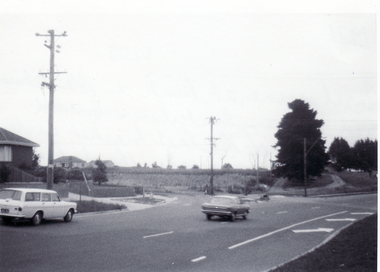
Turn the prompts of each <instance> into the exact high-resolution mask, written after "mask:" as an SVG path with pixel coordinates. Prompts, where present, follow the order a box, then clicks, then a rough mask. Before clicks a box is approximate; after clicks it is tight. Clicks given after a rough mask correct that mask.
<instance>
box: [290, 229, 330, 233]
mask: <svg viewBox="0 0 380 272" xmlns="http://www.w3.org/2000/svg"><path fill="white" fill-rule="evenodd" d="M333 230H334V229H328V228H317V229H303V230H293V232H295V233H305V232H332V231H333Z"/></svg>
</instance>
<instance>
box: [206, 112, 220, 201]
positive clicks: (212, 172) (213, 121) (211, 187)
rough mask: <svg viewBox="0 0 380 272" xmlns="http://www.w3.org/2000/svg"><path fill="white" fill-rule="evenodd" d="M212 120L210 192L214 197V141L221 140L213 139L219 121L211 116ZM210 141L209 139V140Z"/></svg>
mask: <svg viewBox="0 0 380 272" xmlns="http://www.w3.org/2000/svg"><path fill="white" fill-rule="evenodd" d="M209 120H210V125H211V138H210V139H209V140H210V146H211V152H210V156H211V177H210V191H209V194H210V195H214V169H213V151H214V150H213V148H214V140H219V138H214V137H213V125H214V124H215V121H216V120H217V119H216V117H215V116H211V117H210V118H209ZM207 140H208V139H207Z"/></svg>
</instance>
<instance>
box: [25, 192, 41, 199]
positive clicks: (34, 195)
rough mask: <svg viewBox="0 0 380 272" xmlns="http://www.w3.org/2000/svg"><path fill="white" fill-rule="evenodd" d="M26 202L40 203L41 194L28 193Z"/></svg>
mask: <svg viewBox="0 0 380 272" xmlns="http://www.w3.org/2000/svg"><path fill="white" fill-rule="evenodd" d="M25 201H40V193H26V195H25Z"/></svg>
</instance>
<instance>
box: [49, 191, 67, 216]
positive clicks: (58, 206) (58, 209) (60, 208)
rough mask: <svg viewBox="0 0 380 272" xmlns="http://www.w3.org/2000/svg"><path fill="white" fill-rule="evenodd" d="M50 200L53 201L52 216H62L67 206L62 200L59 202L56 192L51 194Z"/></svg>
mask: <svg viewBox="0 0 380 272" xmlns="http://www.w3.org/2000/svg"><path fill="white" fill-rule="evenodd" d="M51 200H52V202H53V208H54V217H64V216H65V215H66V213H67V207H66V205H65V203H64V202H61V201H60V199H59V197H58V194H56V193H53V194H51Z"/></svg>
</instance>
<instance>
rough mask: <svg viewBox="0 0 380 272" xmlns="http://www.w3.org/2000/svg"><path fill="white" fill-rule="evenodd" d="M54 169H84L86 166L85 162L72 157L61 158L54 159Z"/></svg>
mask: <svg viewBox="0 0 380 272" xmlns="http://www.w3.org/2000/svg"><path fill="white" fill-rule="evenodd" d="M53 163H54V167H62V168H67V169H71V168H84V167H85V166H86V161H84V160H81V159H79V158H77V157H74V156H63V157H59V158H57V159H55V160H54V161H53Z"/></svg>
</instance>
